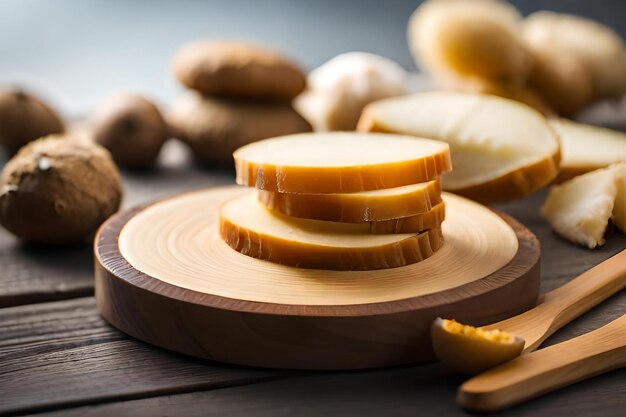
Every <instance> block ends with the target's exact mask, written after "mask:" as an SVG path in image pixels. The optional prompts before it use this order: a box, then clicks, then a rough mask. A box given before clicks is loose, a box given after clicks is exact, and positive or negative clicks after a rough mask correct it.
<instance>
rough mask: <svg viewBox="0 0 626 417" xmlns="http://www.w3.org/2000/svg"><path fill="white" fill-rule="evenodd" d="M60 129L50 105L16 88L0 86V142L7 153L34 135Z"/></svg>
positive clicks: (34, 137)
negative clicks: (0, 87) (2, 87)
mask: <svg viewBox="0 0 626 417" xmlns="http://www.w3.org/2000/svg"><path fill="white" fill-rule="evenodd" d="M63 131H64V127H63V122H62V121H61V118H60V117H59V116H58V115H57V114H56V112H55V111H54V110H52V108H50V107H49V106H48V105H47V104H46V103H44V102H43V101H41V100H40V99H38V98H37V97H35V96H33V95H30V94H28V93H25V92H23V91H21V90H19V89H2V90H0V146H2V147H3V148H5V149H6V150H7V152H9V153H10V154H14V153H15V152H17V151H18V150H19V149H20V148H21V147H22V146H24V145H26V144H27V143H28V142H31V141H33V140H35V139H38V138H40V137H42V136H46V135H50V134H53V133H61V132H63Z"/></svg>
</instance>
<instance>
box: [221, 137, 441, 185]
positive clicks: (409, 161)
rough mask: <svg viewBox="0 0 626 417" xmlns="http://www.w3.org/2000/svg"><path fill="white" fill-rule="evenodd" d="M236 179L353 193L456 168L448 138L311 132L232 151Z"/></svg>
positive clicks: (412, 181) (416, 180) (430, 177)
mask: <svg viewBox="0 0 626 417" xmlns="http://www.w3.org/2000/svg"><path fill="white" fill-rule="evenodd" d="M233 157H234V159H235V169H236V171H237V183H238V184H242V185H247V186H252V187H256V188H258V189H260V190H267V191H277V192H282V193H304V194H307V193H315V194H317V193H353V192H360V191H372V190H380V189H384V188H394V187H401V186H405V185H410V184H417V183H420V182H426V181H432V180H435V179H437V178H439V176H441V174H443V173H444V172H447V171H449V170H450V169H451V168H452V165H451V163H450V151H449V146H448V144H447V143H445V142H441V141H435V140H429V139H421V138H415V137H411V136H400V135H383V134H363V133H347V132H342V133H340V132H335V133H309V134H298V135H288V136H282V137H278V138H273V139H267V140H263V141H260V142H256V143H252V144H249V145H246V146H244V147H242V148H239V149H238V150H237V151H235V153H234V154H233Z"/></svg>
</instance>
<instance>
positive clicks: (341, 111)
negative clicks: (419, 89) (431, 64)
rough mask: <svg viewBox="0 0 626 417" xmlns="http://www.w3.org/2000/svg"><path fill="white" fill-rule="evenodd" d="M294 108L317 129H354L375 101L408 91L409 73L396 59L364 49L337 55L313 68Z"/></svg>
mask: <svg viewBox="0 0 626 417" xmlns="http://www.w3.org/2000/svg"><path fill="white" fill-rule="evenodd" d="M307 85H308V89H307V90H306V91H305V92H304V93H302V94H301V95H300V96H298V97H297V98H296V100H295V101H294V106H295V108H296V109H297V110H298V111H299V112H300V114H302V115H303V116H304V117H305V118H306V119H307V120H308V121H309V123H311V125H313V127H314V129H315V130H316V131H330V130H354V129H355V128H356V124H357V122H358V121H359V116H360V115H361V111H362V110H363V108H364V107H365V106H366V105H367V104H369V103H371V102H372V101H376V100H380V99H383V98H387V97H393V96H398V95H401V94H404V93H406V91H407V74H406V71H404V69H403V68H402V67H401V66H400V65H398V64H397V63H395V62H393V61H391V60H389V59H386V58H383V57H382V56H378V55H374V54H368V53H365V52H348V53H345V54H341V55H338V56H336V57H334V58H333V59H331V60H330V61H328V62H326V63H325V64H323V65H322V66H320V67H319V68H317V69H315V70H313V71H312V72H311V73H310V74H309V76H308V79H307Z"/></svg>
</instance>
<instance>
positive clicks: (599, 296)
mask: <svg viewBox="0 0 626 417" xmlns="http://www.w3.org/2000/svg"><path fill="white" fill-rule="evenodd" d="M624 287H626V250H623V251H621V252H619V253H618V254H617V255H614V256H612V257H611V258H609V259H607V260H606V261H604V262H602V263H600V264H599V265H596V266H595V267H593V268H591V269H589V270H588V271H586V272H583V273H582V274H580V275H579V276H578V277H576V278H574V279H573V280H571V281H569V282H568V283H567V284H565V285H563V286H561V287H559V288H557V289H555V290H552V291H550V292H549V293H547V294H546V295H545V296H544V298H543V300H542V301H541V302H540V304H538V305H537V306H536V307H535V308H533V309H531V310H528V311H526V312H524V313H522V314H519V315H517V316H515V317H511V318H509V319H506V320H503V321H500V322H498V323H493V324H491V325H488V326H485V327H486V328H488V329H491V328H498V329H505V330H506V331H509V332H511V333H513V334H518V335H522V336H524V338H525V339H526V346H524V351H523V353H528V352H532V351H533V350H535V349H537V348H538V347H539V345H541V343H542V342H543V341H544V340H546V339H547V338H548V337H549V336H550V335H552V334H553V333H554V332H556V331H557V330H558V329H560V328H561V327H563V326H565V325H566V324H567V323H569V322H571V321H572V320H574V319H575V318H576V317H578V316H580V315H581V314H583V313H584V312H586V311H588V310H589V309H591V308H592V307H594V306H596V305H598V304H600V303H601V302H602V301H604V300H606V299H607V298H609V297H610V296H611V295H613V294H615V293H617V292H619V291H620V290H621V289H623V288H624ZM529 323H534V325H533V326H532V328H531V331H530V334H529V332H528V330H529V329H528V324H529Z"/></svg>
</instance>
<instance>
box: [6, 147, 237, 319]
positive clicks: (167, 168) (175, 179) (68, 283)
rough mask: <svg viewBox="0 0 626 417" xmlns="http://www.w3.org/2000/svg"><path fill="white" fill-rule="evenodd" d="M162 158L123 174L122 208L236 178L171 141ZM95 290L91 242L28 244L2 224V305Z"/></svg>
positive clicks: (74, 294)
mask: <svg viewBox="0 0 626 417" xmlns="http://www.w3.org/2000/svg"><path fill="white" fill-rule="evenodd" d="M163 156H164V157H163V158H162V160H161V162H160V164H159V166H158V168H155V169H154V170H149V171H143V172H142V171H124V172H123V180H124V190H125V198H124V207H131V206H134V205H137V204H143V203H146V202H148V201H151V200H154V199H158V198H162V197H165V196H168V195H173V194H177V193H181V192H184V191H189V190H194V189H199V188H206V187H211V186H216V185H223V184H228V183H232V182H233V179H232V178H233V173H232V172H230V171H228V170H223V169H222V170H219V171H215V170H213V171H211V170H207V169H204V168H201V167H198V166H196V165H194V164H193V162H192V161H191V160H190V158H189V155H188V154H187V152H186V149H185V148H184V147H183V146H182V145H181V144H180V143H177V142H170V143H168V145H167V147H166V148H165V149H164V155H163ZM2 165H3V161H2V156H0V167H1V166H2ZM91 294H93V251H92V247H91V244H88V243H85V244H82V245H74V246H46V245H28V244H24V243H22V242H20V241H19V240H18V239H17V238H15V237H14V236H12V235H11V234H9V233H8V232H7V231H6V230H4V229H3V228H2V227H0V307H8V306H15V305H22V304H31V303H39V302H44V301H51V300H61V299H67V298H74V297H81V296H87V295H91Z"/></svg>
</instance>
